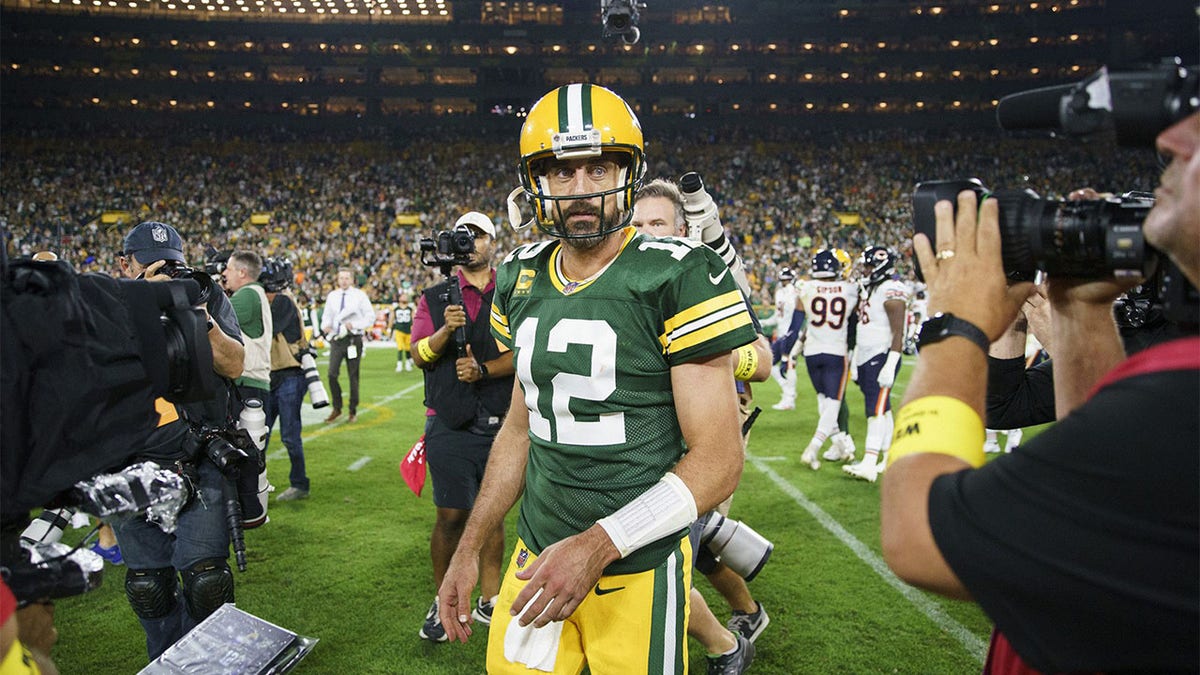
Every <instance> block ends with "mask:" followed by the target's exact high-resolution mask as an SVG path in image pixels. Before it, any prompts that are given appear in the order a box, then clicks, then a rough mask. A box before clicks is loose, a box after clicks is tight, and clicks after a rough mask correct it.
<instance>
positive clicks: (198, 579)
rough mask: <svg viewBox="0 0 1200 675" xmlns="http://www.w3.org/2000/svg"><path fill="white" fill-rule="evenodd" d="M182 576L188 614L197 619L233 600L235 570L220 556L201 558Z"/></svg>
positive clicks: (199, 619) (201, 618)
mask: <svg viewBox="0 0 1200 675" xmlns="http://www.w3.org/2000/svg"><path fill="white" fill-rule="evenodd" d="M182 576H183V599H184V600H186V601H187V607H188V614H191V615H192V618H193V619H195V620H196V621H201V620H203V619H204V618H205V617H206V616H208V615H209V614H212V613H213V612H215V611H217V608H219V607H220V606H221V605H223V604H225V603H227V602H233V571H232V570H230V569H229V563H228V562H226V561H224V560H220V559H218V558H210V559H208V560H201V561H200V562H198V563H196V564H195V565H193V566H192V567H191V568H190V569H186V570H184V571H183V572H182Z"/></svg>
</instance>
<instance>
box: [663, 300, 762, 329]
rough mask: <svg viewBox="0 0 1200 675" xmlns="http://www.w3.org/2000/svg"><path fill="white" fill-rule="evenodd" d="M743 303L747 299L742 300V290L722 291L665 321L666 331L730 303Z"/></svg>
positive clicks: (742, 304) (725, 306)
mask: <svg viewBox="0 0 1200 675" xmlns="http://www.w3.org/2000/svg"><path fill="white" fill-rule="evenodd" d="M735 304H736V305H741V306H742V307H745V301H744V300H742V292H741V291H739V290H737V289H734V290H732V291H729V292H728V293H722V294H721V295H718V296H717V297H715V298H709V299H708V300H705V301H704V302H701V303H700V304H698V305H692V306H691V307H688V308H687V309H685V310H683V311H681V312H679V313H678V314H676V315H675V316H673V317H671V318H669V319H667V320H666V321H665V322H664V323H663V328H664V329H665V331H664V332H666V333H668V334H669V333H671V332H673V331H674V330H675V329H677V328H679V327H680V326H682V325H684V324H686V323H689V322H691V321H695V320H696V319H699V318H700V317H703V316H706V315H708V314H712V313H713V312H716V311H719V310H722V309H725V308H727V307H729V306H730V305H735Z"/></svg>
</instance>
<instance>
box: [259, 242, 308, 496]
mask: <svg viewBox="0 0 1200 675" xmlns="http://www.w3.org/2000/svg"><path fill="white" fill-rule="evenodd" d="M277 264H282V265H283V268H282V270H280V271H282V274H276V275H275V276H274V277H273V278H272V279H271V280H270V281H269V282H267V284H266V285H265V286H264V288H265V290H266V291H267V298H268V299H269V300H270V301H271V328H272V331H273V333H274V335H273V337H272V339H271V395H270V397H269V398H268V399H267V428H268V429H270V428H271V427H273V426H275V419H276V418H278V419H279V438H280V440H282V441H283V445H284V447H285V448H287V453H288V461H289V462H290V463H291V466H292V468H291V471H290V472H289V473H288V483H289V486H288V488H287V489H286V490H284V491H283V492H281V493H279V496H277V497H275V501H277V502H289V501H293V500H297V499H307V498H308V490H309V481H308V473H307V472H306V471H305V467H304V439H303V438H302V437H301V433H300V432H301V423H300V408H301V406H302V405H303V403H304V392H305V390H306V389H307V383H306V380H305V376H304V369H303V368H302V367H301V365H300V361H299V356H300V355H301V353H302V352H304V351H306V350H308V349H309V346H308V340H306V339H305V338H304V326H303V325H302V324H301V323H300V309H299V308H298V307H297V306H296V301H295V300H293V299H292V296H291V295H290V294H288V293H287V292H286V290H285V289H286V288H287V287H288V286H289V285H291V269H292V265H291V263H290V262H286V261H284V262H282V263H277ZM268 435H269V434H268Z"/></svg>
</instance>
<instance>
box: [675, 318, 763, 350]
mask: <svg viewBox="0 0 1200 675" xmlns="http://www.w3.org/2000/svg"><path fill="white" fill-rule="evenodd" d="M747 325H750V314H749V313H747V312H741V313H740V314H735V315H734V316H731V317H727V318H724V319H721V320H719V321H717V322H715V323H711V324H709V325H708V326H706V327H704V328H701V329H699V330H694V331H692V332H690V333H687V334H685V335H683V336H682V337H680V338H678V339H674V340H671V344H670V350H671V351H672V352H680V351H683V350H685V349H687V348H688V347H692V346H695V345H698V344H700V343H702V342H706V341H708V340H711V339H713V338H715V337H717V336H719V335H722V334H724V333H728V332H730V331H732V330H736V329H738V328H741V327H742V326H747Z"/></svg>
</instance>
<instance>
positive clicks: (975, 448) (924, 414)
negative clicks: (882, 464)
mask: <svg viewBox="0 0 1200 675" xmlns="http://www.w3.org/2000/svg"><path fill="white" fill-rule="evenodd" d="M983 439H984V434H983V420H981V419H979V414H978V413H976V412H975V409H974V408H972V407H971V406H969V405H967V404H966V403H963V402H962V401H960V400H958V399H956V398H954V397H952V396H925V397H923V398H919V399H917V400H915V401H912V402H910V403H909V404H907V405H905V406H904V407H903V408H901V409H900V410H899V411H898V412H897V413H896V429H895V431H894V432H893V434H892V447H891V449H890V450H889V451H888V466H889V467H890V466H891V465H892V464H894V463H895V462H896V460H898V459H900V458H901V457H907V456H909V455H915V454H918V453H922V452H934V453H937V454H939V455H950V456H951V457H957V458H959V459H961V460H962V461H964V462H966V463H967V464H970V465H971V466H972V467H974V468H976V469H978V468H979V467H981V466H983V465H984V461H985V460H984V454H983Z"/></svg>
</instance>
